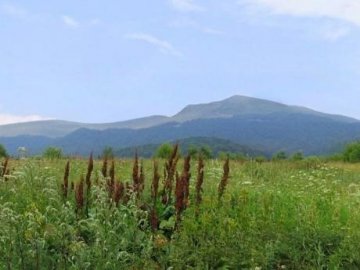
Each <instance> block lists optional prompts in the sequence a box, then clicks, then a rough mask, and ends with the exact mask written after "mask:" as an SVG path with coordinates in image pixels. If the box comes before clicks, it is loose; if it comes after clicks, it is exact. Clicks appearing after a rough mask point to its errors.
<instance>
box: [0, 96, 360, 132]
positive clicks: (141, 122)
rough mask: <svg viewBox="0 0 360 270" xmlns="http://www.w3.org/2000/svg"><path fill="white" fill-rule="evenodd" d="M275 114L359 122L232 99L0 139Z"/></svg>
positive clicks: (21, 126) (11, 127)
mask: <svg viewBox="0 0 360 270" xmlns="http://www.w3.org/2000/svg"><path fill="white" fill-rule="evenodd" d="M278 112H282V113H304V114H312V115H316V116H322V117H325V118H330V119H333V120H336V121H341V122H348V123H356V122H359V120H357V119H355V118H351V117H347V116H342V115H335V114H327V113H323V112H318V111H315V110H312V109H309V108H306V107H301V106H292V105H286V104H283V103H280V102H275V101H269V100H265V99H260V98H253V97H248V96H241V95H234V96H231V97H229V98H226V99H224V100H221V101H215V102H209V103H202V104H191V105H187V106H185V107H184V108H183V109H182V110H181V111H180V112H178V113H177V114H175V115H173V116H164V115H152V116H147V117H142V118H136V119H130V120H126V121H117V122H110V123H80V122H72V121H65V120H44V121H33V122H25V123H15V124H8V125H0V137H15V136H19V135H33V136H47V137H51V138H56V137H63V136H66V135H68V134H70V133H72V132H74V131H76V130H77V129H80V128H87V129H94V130H106V129H114V128H116V129H126V128H130V129H144V128H150V127H154V126H158V125H162V124H166V123H171V122H178V123H183V122H187V121H192V120H197V119H215V118H229V117H230V118H231V117H234V116H239V115H266V114H270V113H278Z"/></svg>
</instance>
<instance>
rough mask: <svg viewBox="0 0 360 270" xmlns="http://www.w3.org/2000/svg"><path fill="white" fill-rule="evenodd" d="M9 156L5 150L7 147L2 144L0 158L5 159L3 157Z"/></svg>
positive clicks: (0, 145)
mask: <svg viewBox="0 0 360 270" xmlns="http://www.w3.org/2000/svg"><path fill="white" fill-rule="evenodd" d="M7 156H8V153H7V151H6V149H5V147H4V146H3V145H2V144H0V158H3V157H7Z"/></svg>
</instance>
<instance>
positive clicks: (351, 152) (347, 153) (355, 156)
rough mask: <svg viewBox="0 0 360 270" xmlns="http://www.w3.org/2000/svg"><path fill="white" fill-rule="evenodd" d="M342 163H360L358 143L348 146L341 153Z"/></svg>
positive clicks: (359, 142) (359, 145)
mask: <svg viewBox="0 0 360 270" xmlns="http://www.w3.org/2000/svg"><path fill="white" fill-rule="evenodd" d="M343 158H344V161H347V162H359V161H360V141H357V142H353V143H350V144H348V145H347V146H346V147H345V150H344V152H343Z"/></svg>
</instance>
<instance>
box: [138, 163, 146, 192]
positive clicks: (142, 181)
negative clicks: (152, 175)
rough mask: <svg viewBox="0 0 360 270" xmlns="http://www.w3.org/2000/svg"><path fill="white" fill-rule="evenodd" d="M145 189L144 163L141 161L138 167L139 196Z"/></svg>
mask: <svg viewBox="0 0 360 270" xmlns="http://www.w3.org/2000/svg"><path fill="white" fill-rule="evenodd" d="M144 189H145V173H144V163H143V162H142V161H141V165H140V175H139V188H138V191H139V194H141V193H142V192H143V191H144Z"/></svg>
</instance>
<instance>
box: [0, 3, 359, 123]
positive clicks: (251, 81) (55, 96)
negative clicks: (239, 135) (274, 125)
mask: <svg viewBox="0 0 360 270" xmlns="http://www.w3.org/2000/svg"><path fill="white" fill-rule="evenodd" d="M359 14H360V1H359V0H301V1H298V0H222V1H218V0H153V1H149V0H134V1H118V0H107V1H99V0H88V1H73V0H72V1H70V0H62V1H44V0H41V1H40V0H32V1H25V0H14V1H2V0H0V96H1V98H0V123H2V124H3V123H9V122H17V121H26V120H36V119H46V118H55V119H65V120H73V121H82V122H112V121H119V120H125V119H131V118H135V117H141V116H146V115H152V114H164V115H172V114H175V113H176V112H178V111H179V110H180V109H181V108H182V107H184V106H185V105H187V104H194V103H202V102H209V101H215V100H220V99H224V98H227V97H229V96H232V95H235V94H239V95H248V96H254V97H260V98H265V99H271V100H275V101H280V102H283V103H287V104H294V105H304V106H308V107H311V108H314V109H317V110H321V111H325V112H331V113H338V114H345V115H349V116H353V117H357V118H360V106H359V100H360V15H359Z"/></svg>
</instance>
